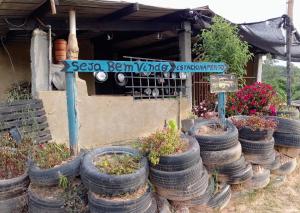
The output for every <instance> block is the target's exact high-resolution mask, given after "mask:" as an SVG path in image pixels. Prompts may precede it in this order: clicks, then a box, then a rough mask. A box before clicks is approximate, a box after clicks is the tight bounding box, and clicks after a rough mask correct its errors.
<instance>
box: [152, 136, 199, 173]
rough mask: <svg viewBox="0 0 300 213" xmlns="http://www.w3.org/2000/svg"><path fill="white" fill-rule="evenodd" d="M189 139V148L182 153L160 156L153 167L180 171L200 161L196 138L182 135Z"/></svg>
mask: <svg viewBox="0 0 300 213" xmlns="http://www.w3.org/2000/svg"><path fill="white" fill-rule="evenodd" d="M183 138H184V139H187V140H188V141H189V148H188V150H186V151H185V152H183V153H180V154H174V155H169V156H161V157H160V158H159V163H158V164H157V165H155V166H152V165H151V167H153V168H154V169H157V170H161V171H180V170H185V169H188V168H190V167H192V166H194V165H195V164H197V163H199V162H201V163H202V161H201V157H200V147H199V144H198V142H197V140H196V139H195V138H193V137H191V136H183Z"/></svg>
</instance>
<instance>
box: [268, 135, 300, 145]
mask: <svg viewBox="0 0 300 213" xmlns="http://www.w3.org/2000/svg"><path fill="white" fill-rule="evenodd" d="M274 139H275V144H276V145H277V146H283V147H291V148H300V134H298V133H297V134H296V133H282V132H275V133H274Z"/></svg>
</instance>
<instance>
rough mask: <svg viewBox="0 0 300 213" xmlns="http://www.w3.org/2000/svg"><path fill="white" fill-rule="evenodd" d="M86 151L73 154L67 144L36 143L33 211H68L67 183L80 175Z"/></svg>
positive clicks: (32, 169)
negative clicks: (65, 197)
mask: <svg viewBox="0 0 300 213" xmlns="http://www.w3.org/2000/svg"><path fill="white" fill-rule="evenodd" d="M82 156H83V153H80V154H79V155H77V156H72V155H71V151H70V149H69V148H68V147H67V146H66V145H65V144H57V143H54V142H51V143H46V144H36V145H34V146H33V148H32V151H31V155H30V160H31V162H30V166H29V171H28V173H29V178H30V182H31V184H30V186H29V189H28V194H29V205H28V208H29V212H30V213H34V212H49V211H55V212H64V211H65V210H66V209H65V204H66V203H65V201H67V200H65V199H64V198H63V194H64V192H65V191H64V188H63V187H60V186H61V185H65V186H66V184H63V183H67V182H70V183H73V180H75V178H76V177H78V176H79V169H80V164H81V158H82Z"/></svg>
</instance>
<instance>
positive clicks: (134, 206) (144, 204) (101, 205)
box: [88, 187, 157, 213]
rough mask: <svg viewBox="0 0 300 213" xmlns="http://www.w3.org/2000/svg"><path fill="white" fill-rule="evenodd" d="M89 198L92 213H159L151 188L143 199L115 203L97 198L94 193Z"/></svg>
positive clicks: (90, 193)
mask: <svg viewBox="0 0 300 213" xmlns="http://www.w3.org/2000/svg"><path fill="white" fill-rule="evenodd" d="M88 197H89V207H90V212H91V213H98V212H111V213H155V212H156V211H157V205H156V202H155V199H153V197H152V192H151V189H150V187H149V188H148V190H147V191H146V192H145V194H143V195H142V196H141V197H139V198H137V199H134V200H128V201H114V200H109V199H104V198H100V197H96V195H95V194H94V193H93V192H89V195H88Z"/></svg>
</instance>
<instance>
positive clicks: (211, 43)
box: [193, 16, 252, 82]
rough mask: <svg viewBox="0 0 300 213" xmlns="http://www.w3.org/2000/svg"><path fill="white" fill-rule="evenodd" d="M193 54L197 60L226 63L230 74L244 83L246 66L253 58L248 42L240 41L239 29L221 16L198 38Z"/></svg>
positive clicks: (214, 19)
mask: <svg viewBox="0 0 300 213" xmlns="http://www.w3.org/2000/svg"><path fill="white" fill-rule="evenodd" d="M193 53H194V54H195V55H196V59H195V60H202V61H212V62H224V63H226V64H227V65H228V66H229V72H230V73H233V74H235V75H236V76H237V77H238V79H239V80H240V81H242V82H243V76H244V75H245V74H246V70H245V66H246V65H247V63H248V61H249V60H250V59H251V57H252V53H250V51H249V46H248V44H247V42H245V41H241V40H240V37H239V34H238V28H237V27H236V26H234V25H232V24H230V23H229V22H227V21H226V20H224V19H223V18H221V17H219V16H215V17H214V18H213V24H212V25H211V27H210V28H209V29H205V30H203V31H202V33H201V34H199V35H198V36H197V42H196V43H195V44H194V46H193Z"/></svg>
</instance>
